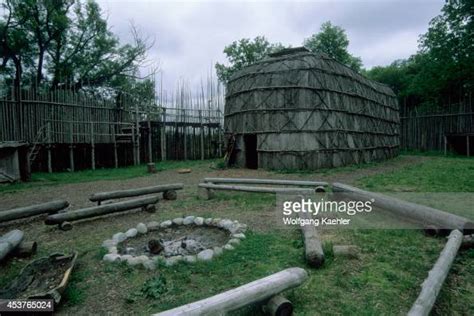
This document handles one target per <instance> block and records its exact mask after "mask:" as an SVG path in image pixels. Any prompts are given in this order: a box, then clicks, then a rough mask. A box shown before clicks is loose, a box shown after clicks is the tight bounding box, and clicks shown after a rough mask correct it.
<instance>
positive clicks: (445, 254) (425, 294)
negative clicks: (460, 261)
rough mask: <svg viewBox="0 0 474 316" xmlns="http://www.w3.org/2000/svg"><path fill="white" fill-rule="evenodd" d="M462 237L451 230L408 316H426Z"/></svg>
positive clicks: (459, 233)
mask: <svg viewBox="0 0 474 316" xmlns="http://www.w3.org/2000/svg"><path fill="white" fill-rule="evenodd" d="M462 239H463V235H462V233H461V232H460V231H459V230H453V231H452V232H451V234H449V237H448V242H447V243H446V245H445V246H444V249H443V251H441V254H440V256H439V258H438V260H437V261H436V263H435V265H434V266H433V269H431V270H430V272H429V273H428V278H426V279H425V281H423V284H422V287H421V292H420V295H419V296H418V298H417V299H416V301H415V303H414V304H413V306H412V307H411V309H410V311H409V312H408V315H409V316H428V315H429V313H430V311H431V309H432V308H433V305H434V303H435V301H436V297H437V296H438V294H439V291H440V290H441V287H442V286H443V283H444V280H445V279H446V276H447V275H448V272H449V269H450V268H451V265H452V263H453V261H454V258H455V257H456V254H457V253H458V250H459V247H460V246H461V242H462Z"/></svg>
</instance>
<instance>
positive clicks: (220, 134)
mask: <svg viewBox="0 0 474 316" xmlns="http://www.w3.org/2000/svg"><path fill="white" fill-rule="evenodd" d="M217 120H218V121H217V137H218V142H219V145H218V150H219V152H218V154H217V157H218V158H221V155H222V127H221V111H220V110H219V109H217Z"/></svg>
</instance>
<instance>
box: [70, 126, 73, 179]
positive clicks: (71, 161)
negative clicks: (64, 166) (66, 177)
mask: <svg viewBox="0 0 474 316" xmlns="http://www.w3.org/2000/svg"><path fill="white" fill-rule="evenodd" d="M69 169H70V170H71V172H74V123H73V122H72V121H71V122H70V123H69Z"/></svg>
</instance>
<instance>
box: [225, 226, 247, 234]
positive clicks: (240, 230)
mask: <svg viewBox="0 0 474 316" xmlns="http://www.w3.org/2000/svg"><path fill="white" fill-rule="evenodd" d="M246 230H247V225H245V224H234V225H232V227H230V228H229V231H230V232H231V233H232V234H238V233H243V232H245V231H246Z"/></svg>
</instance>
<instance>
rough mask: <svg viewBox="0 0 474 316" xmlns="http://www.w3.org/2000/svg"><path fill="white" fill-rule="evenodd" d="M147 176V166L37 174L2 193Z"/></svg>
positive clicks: (163, 166)
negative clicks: (28, 180)
mask: <svg viewBox="0 0 474 316" xmlns="http://www.w3.org/2000/svg"><path fill="white" fill-rule="evenodd" d="M214 162H215V161H214V160H203V161H202V160H186V161H163V162H159V163H156V170H157V171H158V172H161V171H166V170H172V169H180V168H196V167H202V166H208V165H211V164H212V163H214ZM146 176H149V173H148V172H147V167H146V165H138V166H129V167H122V168H116V169H115V168H107V169H96V170H80V171H76V172H55V173H45V172H36V173H33V174H32V177H31V181H30V182H24V183H14V184H5V185H0V193H8V192H16V191H21V190H26V189H31V188H35V187H39V186H45V185H47V186H50V185H61V184H68V183H81V182H93V181H103V180H111V181H112V180H126V179H132V178H137V177H146Z"/></svg>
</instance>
